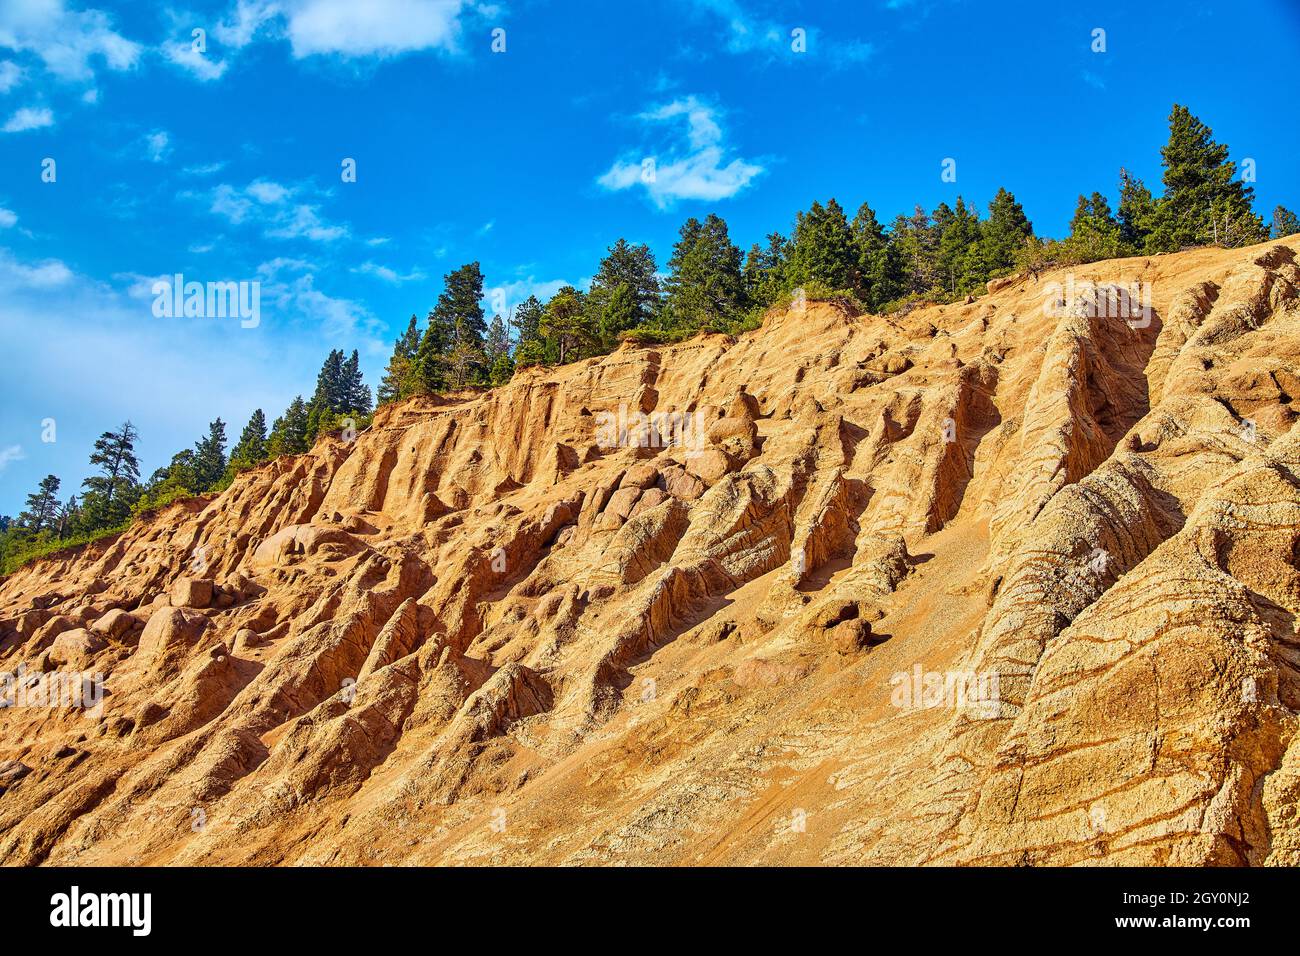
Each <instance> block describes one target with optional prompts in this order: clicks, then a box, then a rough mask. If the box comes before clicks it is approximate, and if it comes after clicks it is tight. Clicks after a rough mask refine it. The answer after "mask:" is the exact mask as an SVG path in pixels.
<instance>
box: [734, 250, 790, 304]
mask: <svg viewBox="0 0 1300 956" xmlns="http://www.w3.org/2000/svg"><path fill="white" fill-rule="evenodd" d="M788 246H789V243H788V242H787V241H786V238H785V236H783V235H781V234H780V233H779V232H772V233H768V236H767V245H766V246H760V245H759V244H758V243H757V242H756V243H754V244H753V245H752V246H750V247H749V255H748V256H746V257H745V266H744V269H743V270H742V273H741V275H742V278H743V279H744V285H745V298H746V299H747V300H749V301H750V302H753V303H755V304H757V305H771V304H772V303H773V302H775V301H776V300H777V298H778V297H779V296H780V294H781V292H782V290H783V289H784V288H785V273H786V251H787V248H788Z"/></svg>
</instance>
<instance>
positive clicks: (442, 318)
mask: <svg viewBox="0 0 1300 956" xmlns="http://www.w3.org/2000/svg"><path fill="white" fill-rule="evenodd" d="M482 299H483V271H482V270H481V269H480V268H479V264H478V263H477V262H470V263H468V264H466V265H463V266H461V267H460V268H459V269H456V270H455V271H454V272H449V273H447V274H446V275H445V276H443V290H442V294H441V295H440V296H438V303H437V305H435V306H434V308H433V318H432V319H431V321H434V320H436V321H437V322H438V323H439V325H441V326H442V327H443V328H445V329H447V330H449V331H450V333H451V335H450V341H449V342H448V347H450V346H452V345H455V344H457V343H459V342H468V343H469V344H470V345H471V346H473V347H476V348H478V349H479V350H480V351H482V349H483V339H484V336H485V335H486V334H487V326H486V325H485V324H484V322H483V306H482V304H481V302H482Z"/></svg>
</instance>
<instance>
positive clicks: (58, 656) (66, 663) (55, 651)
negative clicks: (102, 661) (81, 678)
mask: <svg viewBox="0 0 1300 956" xmlns="http://www.w3.org/2000/svg"><path fill="white" fill-rule="evenodd" d="M106 646H107V642H106V641H105V640H104V638H103V637H102V636H101V635H99V634H95V633H92V632H90V631H88V630H86V629H85V628H84V627H77V628H73V629H72V630H70V631H64V632H63V633H62V634H60V635H59V636H58V637H56V638H55V639H54V643H53V644H51V645H50V650H49V657H50V661H51V662H52V663H54V664H56V665H59V666H63V667H69V668H73V669H79V668H81V667H83V666H85V665H86V664H88V663H89V662H90V659H91V658H92V657H93V656H94V655H95V654H97V653H98V652H99V651H102V650H103V649H104V648H105V647H106Z"/></svg>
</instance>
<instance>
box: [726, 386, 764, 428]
mask: <svg viewBox="0 0 1300 956" xmlns="http://www.w3.org/2000/svg"><path fill="white" fill-rule="evenodd" d="M760 414H761V412H760V410H759V407H758V399H756V398H755V397H754V396H753V395H750V394H749V392H747V391H745V390H744V389H743V388H742V389H741V390H740V391H738V392H737V393H736V397H735V398H733V399H732V400H731V405H730V406H728V408H727V417H728V418H747V419H749V420H750V421H753V420H754V419H756V418H758V417H759V415H760Z"/></svg>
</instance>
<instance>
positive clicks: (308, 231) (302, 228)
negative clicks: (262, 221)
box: [266, 203, 348, 242]
mask: <svg viewBox="0 0 1300 956" xmlns="http://www.w3.org/2000/svg"><path fill="white" fill-rule="evenodd" d="M319 208H320V207H318V206H313V205H310V204H308V203H300V204H298V205H296V206H294V207H293V209H292V211H290V212H289V213H288V214H287V215H284V216H281V217H278V218H277V219H276V223H277V225H275V226H273V227H272V228H270V229H267V231H266V234H267V236H269V237H270V238H272V239H310V240H312V241H313V242H333V241H334V240H336V239H342V238H343V237H345V236H346V235H347V234H348V227H347V226H340V225H336V224H333V223H329V222H327V221H326V220H324V219H322V218H321V216H320V213H319V212H317V210H318V209H319Z"/></svg>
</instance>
